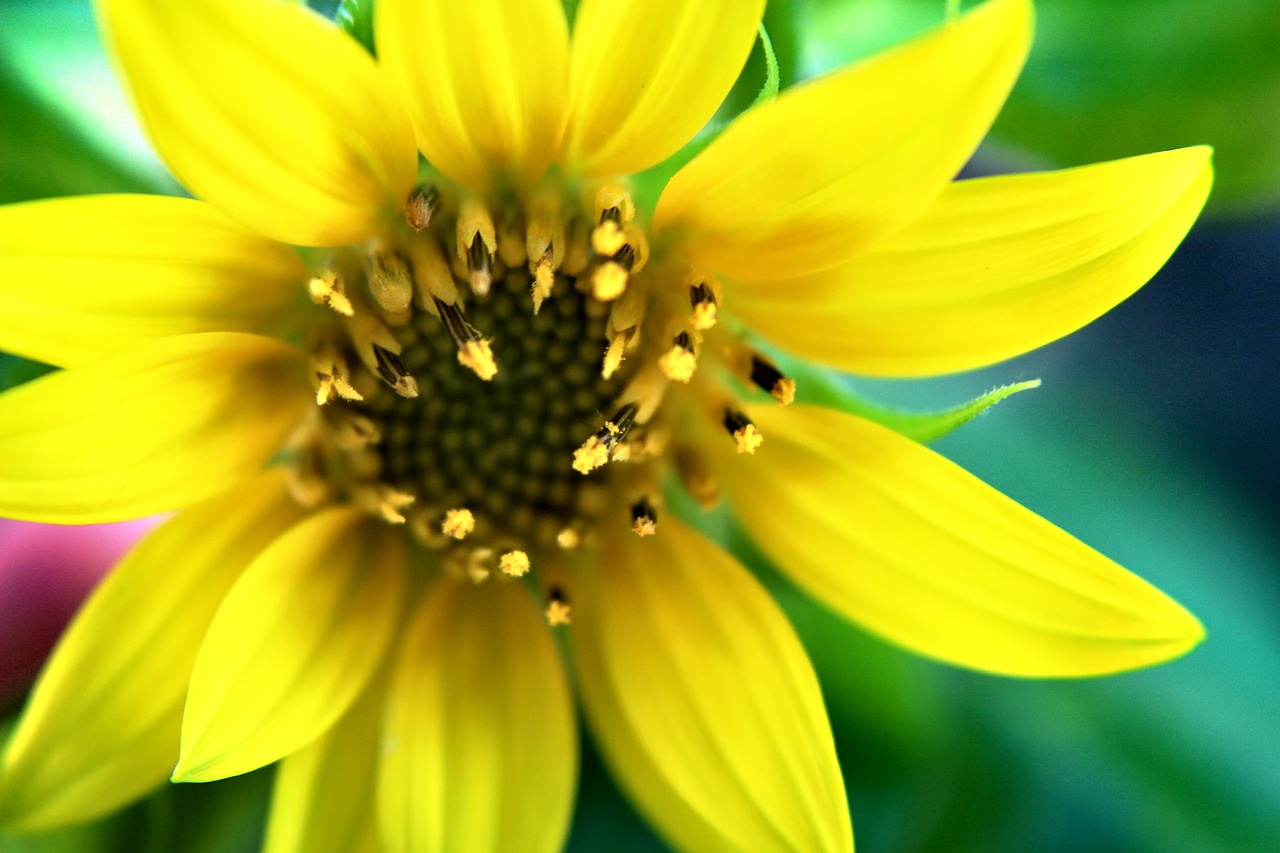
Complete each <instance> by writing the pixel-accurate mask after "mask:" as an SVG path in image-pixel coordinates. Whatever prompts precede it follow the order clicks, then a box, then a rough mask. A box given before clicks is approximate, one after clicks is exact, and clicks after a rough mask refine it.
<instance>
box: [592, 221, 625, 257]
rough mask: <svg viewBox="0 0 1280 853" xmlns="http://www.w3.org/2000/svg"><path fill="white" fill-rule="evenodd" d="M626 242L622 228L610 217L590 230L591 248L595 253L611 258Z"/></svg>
mask: <svg viewBox="0 0 1280 853" xmlns="http://www.w3.org/2000/svg"><path fill="white" fill-rule="evenodd" d="M626 243H627V241H626V238H625V237H624V236H623V233H622V228H621V227H619V225H618V223H616V222H614V221H613V220H612V219H606V220H605V221H604V222H601V223H600V224H599V225H597V226H596V227H595V228H594V229H592V231H591V248H592V249H593V250H594V251H595V253H596V254H597V255H601V256H603V257H606V258H612V257H613V256H614V255H616V254H618V252H620V251H621V250H622V247H623V246H625V245H626Z"/></svg>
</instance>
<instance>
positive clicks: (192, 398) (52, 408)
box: [0, 332, 311, 524]
mask: <svg viewBox="0 0 1280 853" xmlns="http://www.w3.org/2000/svg"><path fill="white" fill-rule="evenodd" d="M310 396H311V395H310V392H309V388H308V387H307V384H306V380H305V378H304V377H303V364H302V358H301V354H300V353H299V352H298V351H297V350H295V349H293V348H292V347H289V346H286V345H285V344H282V343H280V342H279V341H275V340H271V339H270V338H263V337H258V336H257V335H246V334H241V333H239V332H208V333H204V334H198V335H178V336H175V337H171V338H160V339H158V340H155V341H153V342H151V343H148V344H146V345H144V346H141V347H139V348H137V349H133V350H129V351H127V352H123V353H119V354H116V355H113V356H109V357H106V358H103V359H101V360H99V361H95V362H93V363H92V364H85V365H81V366H79V367H75V368H72V369H70V370H64V371H61V372H59V373H54V374H50V375H49V376H44V377H41V378H40V379H37V380H35V381H34V382H28V383H27V384H26V385H22V386H19V387H17V388H14V389H13V390H11V391H8V392H6V393H5V394H3V395H0V516H5V517H8V518H20V519H27V520H30V521H45V522H53V523H56V524H89V523H95V522H100V521H119V520H121V519H127V518H139V517H141V516H144V515H153V514H155V513H157V512H164V511H166V510H171V509H175V508H177V507H181V506H186V505H187V504H190V503H193V502H195V501H198V500H200V499H202V498H205V497H208V496H210V495H213V494H217V493H218V492H221V491H223V490H225V489H228V488H230V487H231V486H233V485H235V484H236V483H238V482H240V481H242V480H243V479H245V478H246V477H248V476H250V475H251V474H253V473H254V472H255V471H258V470H259V469H261V467H262V466H263V464H264V463H266V462H267V460H268V459H270V458H271V456H272V455H273V454H274V453H275V452H276V451H277V450H279V448H280V445H281V442H282V441H283V440H284V438H285V436H286V435H287V434H288V433H289V431H290V430H292V429H294V428H295V427H296V426H297V422H298V419H299V418H300V417H301V416H302V413H303V411H304V409H305V407H306V405H307V403H308V401H309V399H310Z"/></svg>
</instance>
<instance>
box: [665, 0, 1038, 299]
mask: <svg viewBox="0 0 1280 853" xmlns="http://www.w3.org/2000/svg"><path fill="white" fill-rule="evenodd" d="M1030 40H1031V4H1030V2H1029V0H991V2H989V3H986V4H985V5H983V6H980V7H978V8H977V9H975V10H974V11H973V12H970V13H969V14H967V15H965V16H964V17H962V18H959V19H958V20H956V21H955V22H954V23H950V24H947V25H946V26H944V27H941V28H939V29H937V30H935V31H933V32H931V33H927V34H926V35H924V36H921V37H919V38H917V39H915V40H913V41H911V42H908V43H907V44H905V45H903V46H901V47H898V48H896V49H894V50H890V51H887V52H885V53H882V54H880V55H878V56H875V57H872V58H871V59H869V60H867V61H865V62H862V63H860V64H858V65H854V66H852V67H850V68H848V69H846V70H844V71H841V72H838V73H836V74H833V75H831V76H829V77H825V78H821V79H818V80H815V81H813V82H811V83H808V84H805V85H802V86H799V87H796V88H795V89H792V90H789V91H787V92H785V93H783V94H782V95H781V96H780V97H779V98H778V99H777V100H775V101H773V102H771V103H769V104H766V105H765V106H763V107H760V108H759V109H756V110H751V111H750V112H748V113H747V114H745V115H744V116H742V117H741V118H739V119H738V120H737V121H735V122H734V123H733V124H732V125H730V126H729V127H728V128H727V129H726V130H725V131H724V133H723V134H721V135H720V137H719V138H718V139H716V140H715V141H714V142H713V143H711V145H709V146H708V147H707V149H706V150H705V151H703V152H702V153H701V154H700V155H699V156H698V157H696V158H695V159H694V160H693V161H691V162H690V163H689V164H688V165H687V166H685V167H684V168H683V169H681V170H680V172H678V173H677V174H676V175H675V177H673V178H672V179H671V182H670V183H669V184H668V185H667V188H666V189H665V190H664V191H663V194H662V197H661V198H660V199H659V201H658V207H657V211H656V212H655V214H654V224H655V227H656V228H659V229H667V230H671V231H675V232H677V233H680V234H682V235H683V236H684V237H685V239H686V247H685V250H686V252H687V254H688V255H689V257H690V259H691V260H692V261H693V262H694V263H695V264H696V265H698V266H701V267H703V268H706V269H708V270H712V271H719V272H721V273H724V274H725V275H729V276H742V277H749V278H762V279H772V278H794V277H796V276H800V275H806V274H808V273H812V272H817V271H819V270H823V269H828V268H830V267H833V266H836V265H838V264H841V263H844V262H845V261H847V260H849V259H850V258H852V257H854V256H855V255H856V254H858V253H859V252H861V251H862V250H864V249H865V248H866V247H867V246H869V245H870V244H871V243H873V242H875V241H877V240H880V239H883V238H884V237H887V236H888V235H890V234H892V233H893V232H895V231H897V230H898V229H900V228H901V227H902V226H904V225H906V224H907V223H908V222H909V221H911V220H912V219H914V218H916V217H917V216H918V215H919V214H920V213H921V211H923V210H924V209H925V208H926V207H927V206H928V205H929V203H930V202H931V201H932V200H933V199H934V198H936V197H937V195H938V193H940V192H941V191H942V190H943V188H944V187H945V186H946V184H947V181H949V180H950V179H951V178H952V176H954V175H955V173H956V172H957V171H959V169H960V167H961V166H962V165H964V163H965V161H966V160H967V159H968V158H969V156H970V155H971V154H972V153H973V150H974V149H975V148H976V147H977V145H978V142H979V141H980V140H981V139H982V137H983V135H984V134H985V133H986V131H987V128H988V127H989V126H990V124H991V122H992V120H993V119H994V118H995V116H996V113H997V112H998V111H999V109H1000V106H1001V104H1003V103H1004V99H1005V96H1006V95H1007V94H1008V92H1009V89H1010V88H1011V87H1012V85H1013V81H1014V79H1015V78H1016V77H1017V75H1018V71H1019V70H1020V69H1021V68H1022V63H1023V60H1024V59H1025V58H1026V54H1027V50H1028V48H1029V45H1030Z"/></svg>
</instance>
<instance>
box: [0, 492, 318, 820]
mask: <svg viewBox="0 0 1280 853" xmlns="http://www.w3.org/2000/svg"><path fill="white" fill-rule="evenodd" d="M301 515H302V510H301V508H300V507H299V506H298V505H297V503H296V502H295V501H294V500H293V499H292V498H290V497H289V495H288V493H287V491H286V489H285V482H284V476H283V472H281V471H279V470H276V471H271V472H268V473H266V474H262V475H260V476H258V477H256V478H254V479H253V480H251V481H249V482H248V483H245V484H244V485H242V486H240V487H238V488H236V489H235V490H233V491H231V492H228V493H226V494H224V495H219V496H218V497H216V498H213V499H211V500H209V501H206V502H204V503H202V504H199V505H197V506H193V507H191V508H190V509H188V510H186V511H184V512H182V513H181V514H179V515H177V516H175V517H174V518H173V519H171V520H170V521H168V522H166V523H165V524H163V525H161V526H160V527H158V528H156V529H155V530H154V531H153V532H152V533H151V534H150V535H149V536H148V537H147V538H145V539H144V540H142V542H140V543H139V544H138V546H137V547H136V548H134V550H133V551H132V552H131V553H130V554H129V555H128V556H126V557H125V558H124V560H122V561H121V563H120V565H119V566H117V567H116V569H115V570H114V571H113V572H112V573H111V574H110V575H109V576H108V577H107V579H106V580H105V581H103V583H102V585H101V586H99V587H98V588H97V589H96V590H95V591H94V593H93V595H92V596H90V598H89V600H88V601H87V602H86V604H85V606H84V608H83V609H82V610H81V611H80V613H79V614H78V615H77V616H76V618H75V620H74V621H73V622H72V623H71V626H70V627H69V628H68V629H67V632H66V633H65V634H64V635H63V637H62V640H61V641H60V642H59V644H58V647H57V649H56V651H55V652H54V653H53V656H52V657H51V658H50V659H49V662H48V664H46V666H45V669H44V672H43V673H42V674H41V676H40V680H39V681H37V682H36V686H35V690H34V692H33V693H32V695H31V701H30V702H29V703H28V705H27V708H26V711H25V712H24V714H23V716H22V719H21V721H20V722H19V724H18V728H17V731H16V732H15V733H14V735H13V738H12V740H11V741H10V742H9V746H8V751H7V752H6V753H5V754H4V759H3V764H0V823H2V824H4V825H6V826H9V827H11V828H15V829H24V830H36V829H47V828H51V827H55V826H62V825H65V824H69V823H78V822H80V821H85V820H90V819H92V818H95V817H98V816H99V815H103V814H106V813H107V812H111V811H114V810H115V809H118V808H120V807H121V806H124V805H126V804H128V803H129V802H131V801H132V800H135V799H137V798H138V797H140V796H142V795H143V794H145V793H146V792H147V791H149V790H150V789H152V788H154V787H155V786H157V785H159V784H160V783H162V782H163V781H164V780H165V779H166V778H167V777H168V775H169V773H170V771H172V770H173V765H174V762H175V761H177V760H178V732H179V729H180V726H181V722H182V703H183V701H184V699H185V698H186V695H187V681H188V679H189V678H190V675H191V669H192V667H193V666H194V665H195V660H196V652H197V651H198V650H199V648H200V643H201V641H202V639H203V638H204V633H205V630H206V629H207V628H208V626H209V623H210V622H211V621H212V619H213V614H214V613H215V612H216V611H217V609H218V606H219V605H220V604H221V603H222V599H223V596H225V595H226V593H227V590H229V589H230V588H231V586H232V584H233V583H234V582H235V580H236V578H238V577H239V576H240V573H241V571H242V570H243V569H244V567H245V566H247V565H248V564H249V562H250V561H251V560H253V558H254V557H255V556H257V554H258V552H259V551H261V550H262V549H263V548H264V547H266V546H267V544H268V543H270V542H271V540H272V539H274V538H275V537H276V536H277V535H278V534H279V533H280V532H282V531H283V530H284V529H286V528H287V527H288V526H289V525H291V524H293V523H294V522H295V521H296V520H297V519H298V518H299V517H300V516H301Z"/></svg>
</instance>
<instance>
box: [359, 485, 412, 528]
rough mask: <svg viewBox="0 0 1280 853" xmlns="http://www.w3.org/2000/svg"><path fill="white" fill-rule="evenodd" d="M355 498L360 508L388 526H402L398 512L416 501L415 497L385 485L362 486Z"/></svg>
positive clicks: (401, 516) (402, 520)
mask: <svg viewBox="0 0 1280 853" xmlns="http://www.w3.org/2000/svg"><path fill="white" fill-rule="evenodd" d="M356 497H357V500H359V502H360V504H361V505H362V506H364V507H365V508H366V509H368V510H369V511H371V512H373V513H374V514H375V515H377V516H379V517H380V518H381V519H382V520H383V521H386V522H388V523H389V524H404V522H405V517H404V515H403V514H402V513H401V512H400V511H401V510H402V509H405V508H406V507H408V506H409V505H410V504H412V503H413V502H414V501H415V500H417V496H416V495H413V494H411V493H409V492H404V491H400V490H399V489H393V488H392V487H391V486H388V485H385V484H379V485H377V486H372V487H370V486H363V487H361V488H359V489H357V490H356Z"/></svg>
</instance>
